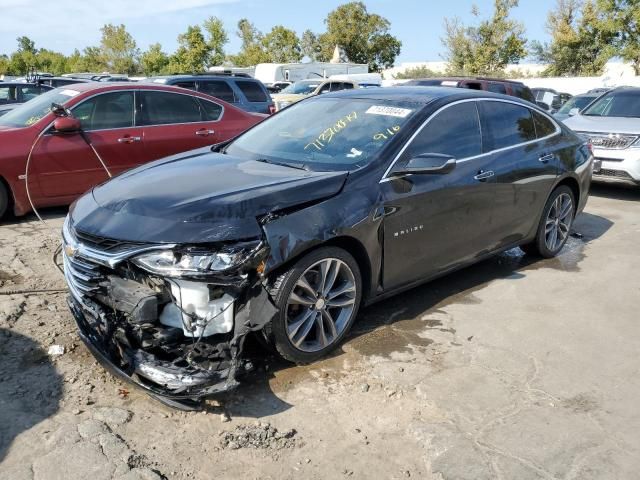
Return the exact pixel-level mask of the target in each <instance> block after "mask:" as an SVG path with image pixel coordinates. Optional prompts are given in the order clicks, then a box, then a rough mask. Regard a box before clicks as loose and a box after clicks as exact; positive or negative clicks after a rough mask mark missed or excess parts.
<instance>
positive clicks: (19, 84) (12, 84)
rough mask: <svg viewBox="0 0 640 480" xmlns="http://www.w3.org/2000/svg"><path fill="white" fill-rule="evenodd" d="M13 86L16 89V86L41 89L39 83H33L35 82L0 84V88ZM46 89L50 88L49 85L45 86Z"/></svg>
mask: <svg viewBox="0 0 640 480" xmlns="http://www.w3.org/2000/svg"><path fill="white" fill-rule="evenodd" d="M7 85H9V86H11V87H15V86H24V85H27V86H29V87H39V86H40V84H38V83H33V82H13V81H12V82H0V86H2V87H5V86H7ZM44 86H45V87H48V86H49V85H44Z"/></svg>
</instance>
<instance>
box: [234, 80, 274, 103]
mask: <svg viewBox="0 0 640 480" xmlns="http://www.w3.org/2000/svg"><path fill="white" fill-rule="evenodd" d="M236 85H238V88H239V89H240V90H241V91H242V93H244V96H245V97H247V100H249V101H250V102H266V101H267V96H266V95H265V93H264V90H263V89H262V87H261V86H260V85H259V84H258V82H247V81H239V82H237V83H236Z"/></svg>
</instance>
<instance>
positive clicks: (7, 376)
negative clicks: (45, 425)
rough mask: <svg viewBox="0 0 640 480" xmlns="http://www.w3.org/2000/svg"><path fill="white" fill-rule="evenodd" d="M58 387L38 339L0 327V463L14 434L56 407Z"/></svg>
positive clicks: (57, 377) (58, 380) (60, 385)
mask: <svg viewBox="0 0 640 480" xmlns="http://www.w3.org/2000/svg"><path fill="white" fill-rule="evenodd" d="M62 388H63V379H62V376H61V375H60V374H59V373H57V372H56V369H55V367H54V365H53V364H52V363H51V361H50V359H49V356H48V355H47V352H45V351H44V350H43V349H42V348H41V347H40V346H39V345H38V343H36V342H35V341H33V340H32V339H30V338H29V337H26V336H24V335H21V334H19V333H16V332H14V331H12V330H9V329H6V328H0V463H2V461H3V459H4V458H5V456H6V454H7V451H8V449H9V447H10V446H11V444H12V442H13V441H14V439H15V438H16V437H17V436H18V435H20V434H21V433H22V432H24V431H26V430H29V429H30V428H32V427H33V426H34V425H36V424H38V423H40V422H42V421H43V420H45V419H46V418H48V417H50V416H52V415H54V414H55V413H56V412H57V411H58V409H59V406H60V398H61V396H62Z"/></svg>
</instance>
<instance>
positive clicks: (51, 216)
mask: <svg viewBox="0 0 640 480" xmlns="http://www.w3.org/2000/svg"><path fill="white" fill-rule="evenodd" d="M68 211H69V207H48V208H39V209H38V214H40V217H41V218H42V220H44V221H45V222H46V221H48V220H57V219H59V218H64V217H65V216H66V215H67V212H68ZM36 220H38V216H37V215H36V214H35V213H33V212H30V213H28V214H26V215H23V216H21V217H16V216H15V215H14V214H13V212H7V214H6V215H5V216H4V217H3V218H1V219H0V227H4V226H8V227H10V226H17V225H20V224H24V223H28V222H33V221H36Z"/></svg>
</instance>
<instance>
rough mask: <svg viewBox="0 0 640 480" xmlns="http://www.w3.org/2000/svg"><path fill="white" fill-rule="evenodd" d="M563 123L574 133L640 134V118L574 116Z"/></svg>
mask: <svg viewBox="0 0 640 480" xmlns="http://www.w3.org/2000/svg"><path fill="white" fill-rule="evenodd" d="M563 123H564V124H565V125H566V126H567V127H569V128H570V129H571V130H573V131H574V132H594V133H631V134H636V135H638V134H640V118H626V117H590V116H586V115H574V116H573V117H570V118H567V119H566V120H563Z"/></svg>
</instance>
